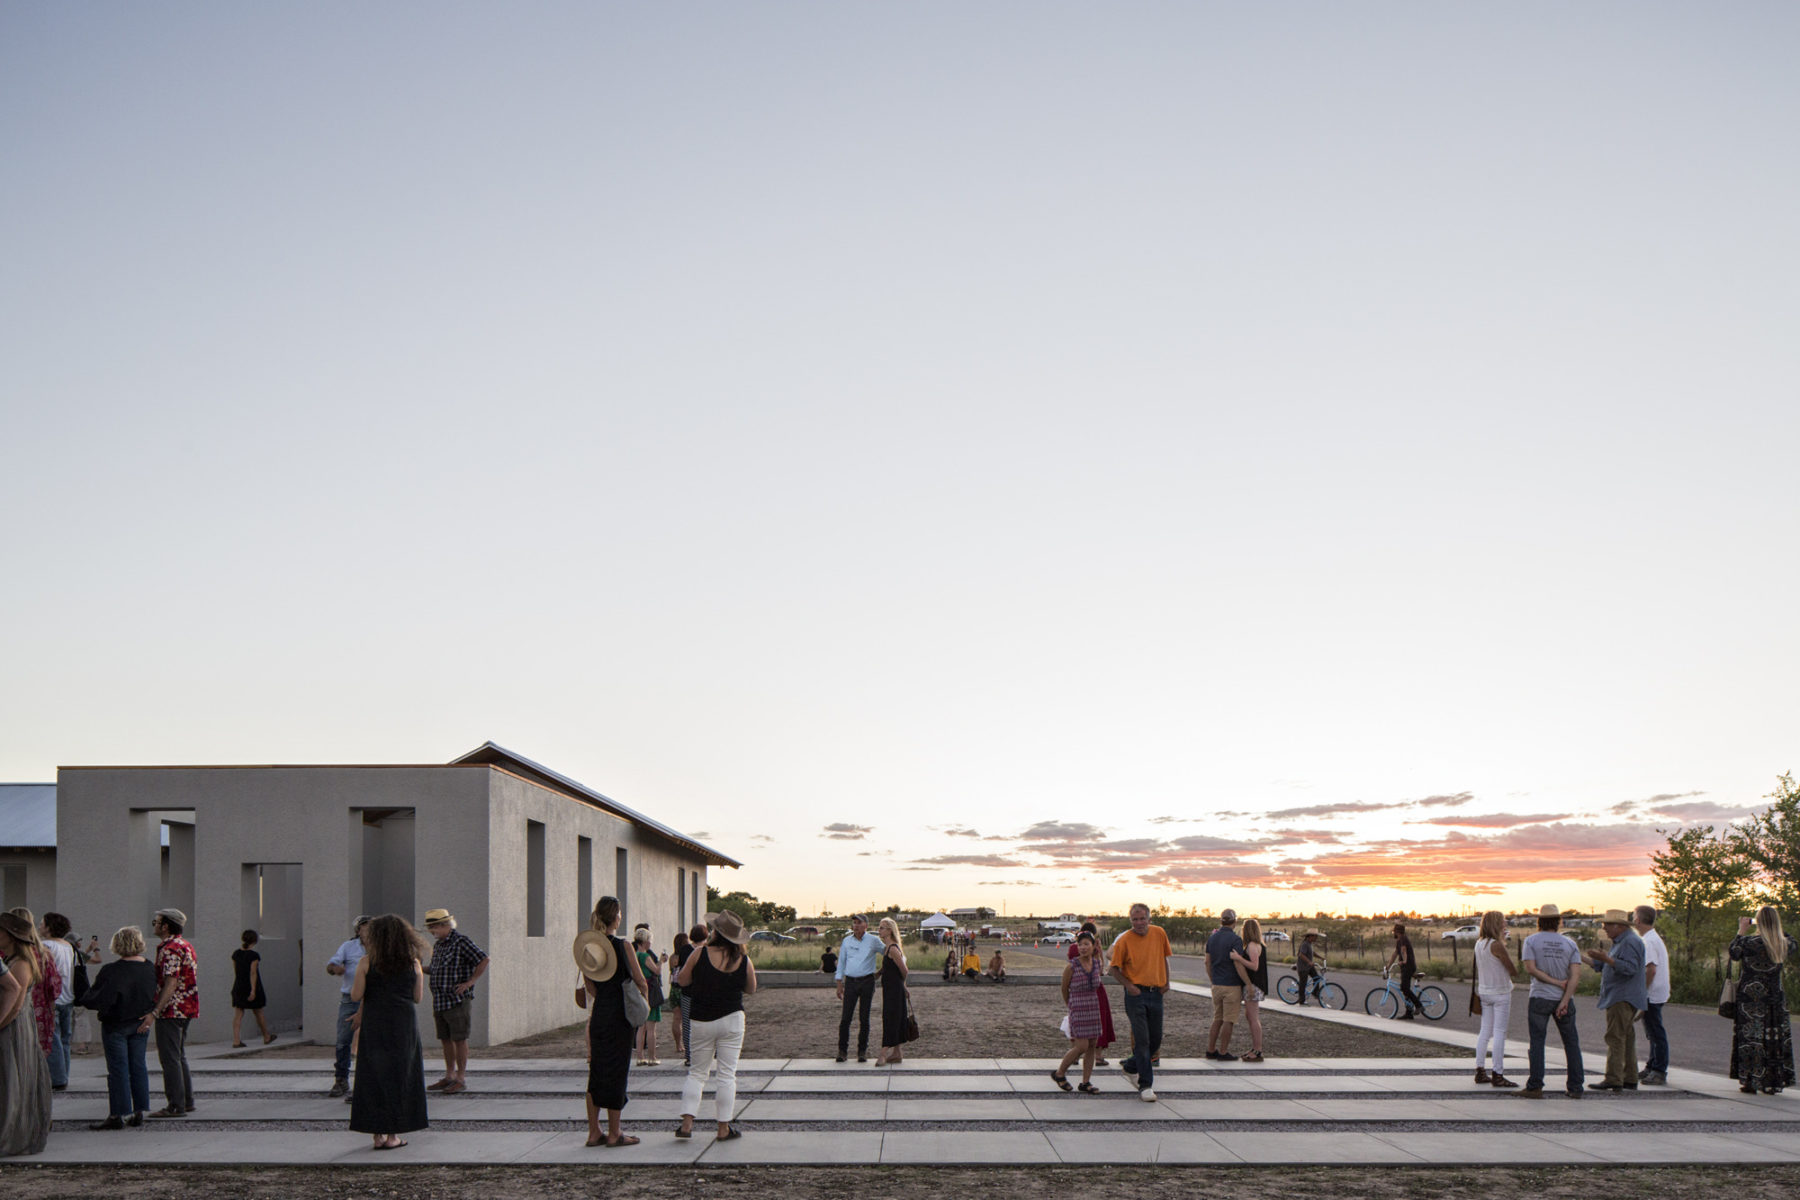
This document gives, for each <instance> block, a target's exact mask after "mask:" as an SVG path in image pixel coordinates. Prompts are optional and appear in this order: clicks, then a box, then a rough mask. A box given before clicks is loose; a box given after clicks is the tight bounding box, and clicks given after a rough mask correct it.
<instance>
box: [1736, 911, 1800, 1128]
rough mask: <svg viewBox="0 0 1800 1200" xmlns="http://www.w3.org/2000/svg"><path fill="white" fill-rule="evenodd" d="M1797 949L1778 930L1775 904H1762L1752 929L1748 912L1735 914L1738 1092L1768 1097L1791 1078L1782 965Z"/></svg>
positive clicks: (1790, 1039)
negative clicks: (1769, 905)
mask: <svg viewBox="0 0 1800 1200" xmlns="http://www.w3.org/2000/svg"><path fill="white" fill-rule="evenodd" d="M1796 952H1800V946H1797V945H1796V944H1795V942H1794V939H1793V938H1791V937H1789V936H1787V935H1786V934H1785V933H1783V932H1782V931H1781V914H1780V913H1778V912H1776V911H1775V909H1774V908H1772V907H1766V906H1765V907H1764V908H1763V909H1761V910H1760V911H1759V912H1758V913H1757V914H1756V924H1755V929H1754V932H1753V931H1752V928H1751V923H1750V918H1749V917H1739V918H1738V935H1737V937H1735V938H1733V939H1732V942H1731V950H1730V954H1731V959H1732V961H1733V962H1735V963H1738V964H1739V966H1740V972H1739V977H1738V988H1737V1016H1736V1018H1735V1019H1734V1020H1733V1022H1732V1028H1731V1077H1732V1078H1733V1079H1735V1080H1737V1081H1738V1086H1739V1088H1740V1089H1741V1090H1743V1091H1746V1092H1755V1091H1761V1092H1763V1093H1765V1094H1766V1095H1770V1096H1773V1095H1775V1094H1776V1093H1777V1092H1779V1091H1781V1089H1782V1088H1784V1087H1787V1086H1789V1085H1790V1084H1792V1083H1793V1082H1794V1031H1793V1026H1792V1025H1790V1024H1789V1023H1788V1012H1787V996H1786V994H1785V993H1784V992H1783V990H1782V987H1781V969H1782V967H1783V966H1785V965H1786V964H1787V962H1788V961H1789V959H1790V958H1792V957H1793V956H1794V955H1795V953H1796Z"/></svg>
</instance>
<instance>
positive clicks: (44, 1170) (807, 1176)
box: [0, 1164, 1800, 1200]
mask: <svg viewBox="0 0 1800 1200" xmlns="http://www.w3.org/2000/svg"><path fill="white" fill-rule="evenodd" d="M1227 1170H1228V1171H1229V1175H1227V1176H1225V1179H1226V1180H1228V1181H1229V1187H1230V1189H1231V1190H1232V1191H1234V1192H1236V1191H1242V1192H1244V1193H1245V1194H1247V1195H1251V1196H1256V1197H1258V1200H1315V1198H1316V1197H1317V1196H1319V1195H1321V1194H1325V1195H1332V1196H1353V1197H1366V1198H1367V1200H1438V1198H1439V1197H1443V1198H1445V1200H1461V1198H1463V1197H1467V1196H1473V1195H1492V1196H1530V1197H1532V1198H1533V1200H1589V1198H1591V1197H1593V1196H1606V1197H1608V1198H1609V1200H1635V1198H1638V1197H1642V1198H1645V1200H1649V1198H1651V1197H1654V1198H1655V1200H1711V1198H1712V1197H1714V1196H1717V1195H1721V1194H1723V1195H1729V1196H1732V1197H1733V1200H1787V1198H1788V1197H1791V1196H1794V1195H1797V1194H1800V1167H1794V1166H1767V1165H1765V1166H1754V1167H1728V1168H1719V1167H1556V1168H1552V1169H1536V1170H1534V1169H1519V1168H1507V1167H1483V1168H1441V1167H1337V1166H1333V1167H1314V1168H1305V1167H1302V1168H1294V1167H1232V1168H1227ZM1219 1171H1220V1168H1219V1167H1218V1166H1216V1165H1210V1164H1199V1165H1195V1166H1165V1167H1138V1166H1133V1167H1037V1166H1034V1167H1004V1166H997V1167H980V1168H961V1167H955V1168H953V1167H855V1168H839V1167H651V1166H642V1167H636V1168H633V1169H631V1170H630V1171H612V1170H601V1169H596V1168H595V1167H589V1166H582V1167H517V1166H514V1167H427V1168H409V1169H400V1168H394V1167H358V1168H355V1169H346V1168H316V1167H314V1168H299V1167H258V1168H255V1169H254V1170H252V1169H247V1168H243V1167H217V1168H206V1167H158V1166H151V1165H148V1164H146V1165H144V1166H142V1167H137V1168H133V1169H132V1170H131V1171H130V1172H129V1173H125V1172H120V1171H111V1170H109V1171H107V1172H106V1173H105V1174H104V1176H102V1175H101V1174H100V1173H98V1172H96V1171H95V1170H93V1169H92V1168H81V1167H32V1166H0V1187H4V1188H5V1190H6V1192H7V1194H8V1196H9V1197H16V1198H22V1200H91V1198H92V1197H94V1196H96V1195H104V1196H106V1197H107V1198H108V1200H185V1198H186V1197H191V1196H204V1197H212V1196H232V1197H245V1198H247V1200H293V1198H295V1197H308V1198H311V1197H346V1198H348V1197H364V1196H380V1197H387V1198H390V1200H542V1197H544V1196H546V1195H557V1196H594V1197H600V1196H604V1197H608V1198H609V1200H692V1198H693V1197H694V1196H696V1195H704V1196H705V1197H707V1200H766V1198H767V1197H768V1196H770V1195H780V1196H782V1197H785V1198H793V1200H840V1198H841V1197H844V1196H852V1195H853V1196H856V1197H858V1198H859V1200H915V1198H916V1197H919V1196H923V1195H945V1196H980V1195H986V1194H989V1193H995V1194H999V1195H1004V1196H1009V1197H1017V1198H1021V1200H1039V1198H1041V1200H1066V1197H1069V1196H1077V1195H1129V1196H1132V1197H1134V1198H1137V1200H1146V1198H1147V1200H1187V1198H1188V1197H1190V1196H1193V1195H1196V1194H1202V1193H1205V1192H1210V1191H1212V1190H1214V1189H1216V1188H1218V1187H1219V1186H1220V1184H1221V1177H1220V1174H1219Z"/></svg>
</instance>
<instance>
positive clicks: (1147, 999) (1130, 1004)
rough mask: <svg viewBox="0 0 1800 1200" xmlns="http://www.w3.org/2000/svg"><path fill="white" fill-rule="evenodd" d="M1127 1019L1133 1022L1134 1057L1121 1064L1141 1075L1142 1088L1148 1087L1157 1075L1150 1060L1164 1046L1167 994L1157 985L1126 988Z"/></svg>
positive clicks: (1134, 1073) (1139, 1078)
mask: <svg viewBox="0 0 1800 1200" xmlns="http://www.w3.org/2000/svg"><path fill="white" fill-rule="evenodd" d="M1125 1019H1126V1020H1127V1021H1130V1022H1131V1057H1130V1058H1128V1059H1126V1060H1125V1061H1124V1063H1123V1064H1121V1065H1122V1066H1123V1067H1124V1068H1125V1069H1126V1070H1127V1071H1130V1072H1131V1073H1132V1074H1133V1075H1136V1076H1137V1077H1138V1087H1139V1088H1147V1087H1149V1086H1150V1085H1151V1084H1152V1083H1153V1082H1155V1079H1156V1071H1155V1070H1154V1069H1153V1068H1152V1067H1151V1066H1150V1060H1151V1059H1152V1058H1155V1057H1156V1055H1157V1054H1158V1053H1160V1052H1161V1050H1162V1029H1163V994H1162V993H1161V992H1160V991H1157V990H1156V989H1155V988H1139V989H1138V994H1137V995H1135V996H1134V995H1132V994H1131V993H1130V992H1126V993H1125Z"/></svg>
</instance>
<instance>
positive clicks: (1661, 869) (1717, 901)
mask: <svg viewBox="0 0 1800 1200" xmlns="http://www.w3.org/2000/svg"><path fill="white" fill-rule="evenodd" d="M1664 836H1666V837H1667V838H1668V840H1669V844H1668V849H1666V850H1662V851H1658V852H1652V853H1651V855H1650V875H1651V880H1652V883H1651V894H1652V895H1653V896H1655V898H1656V906H1657V907H1658V908H1659V909H1661V910H1662V911H1663V912H1664V913H1666V914H1668V915H1669V916H1670V917H1673V918H1674V919H1675V920H1676V921H1677V922H1678V923H1679V924H1680V926H1681V943H1682V947H1683V950H1684V952H1685V955H1686V958H1687V961H1688V962H1690V963H1691V962H1693V961H1694V949H1695V947H1696V946H1697V945H1698V944H1699V940H1700V938H1701V937H1702V936H1704V935H1705V934H1707V933H1708V932H1711V931H1712V927H1713V926H1715V925H1717V924H1719V922H1720V918H1721V917H1722V916H1723V915H1724V910H1725V909H1727V908H1729V907H1730V906H1731V904H1732V902H1733V901H1735V900H1737V899H1738V898H1739V897H1740V896H1741V895H1742V894H1743V892H1744V888H1745V887H1746V886H1747V885H1748V884H1749V883H1750V878H1751V873H1752V869H1751V866H1750V863H1749V862H1748V861H1746V859H1745V856H1744V855H1743V853H1742V852H1741V851H1740V850H1739V848H1738V846H1737V844H1736V842H1737V839H1736V837H1735V835H1732V834H1727V835H1725V836H1722V837H1715V836H1714V835H1713V827H1712V826H1711V825H1696V826H1694V827H1693V828H1692V829H1677V830H1676V831H1675V832H1674V833H1665V835H1664Z"/></svg>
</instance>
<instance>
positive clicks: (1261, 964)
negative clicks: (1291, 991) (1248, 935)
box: [1244, 942, 1269, 996]
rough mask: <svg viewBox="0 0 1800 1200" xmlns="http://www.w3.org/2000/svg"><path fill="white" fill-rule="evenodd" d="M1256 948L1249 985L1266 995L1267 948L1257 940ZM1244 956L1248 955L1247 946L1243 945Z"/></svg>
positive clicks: (1248, 948)
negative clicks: (1254, 962)
mask: <svg viewBox="0 0 1800 1200" xmlns="http://www.w3.org/2000/svg"><path fill="white" fill-rule="evenodd" d="M1257 950H1258V951H1259V953H1258V954H1257V956H1256V967H1255V969H1254V970H1252V971H1251V972H1250V986H1251V987H1254V988H1255V989H1256V990H1257V991H1259V992H1261V993H1262V994H1263V995H1265V996H1266V995H1268V994H1269V948H1268V947H1267V946H1265V945H1263V944H1262V943H1261V942H1258V943H1257ZM1244 957H1245V958H1249V957H1250V947H1249V946H1245V947H1244Z"/></svg>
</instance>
